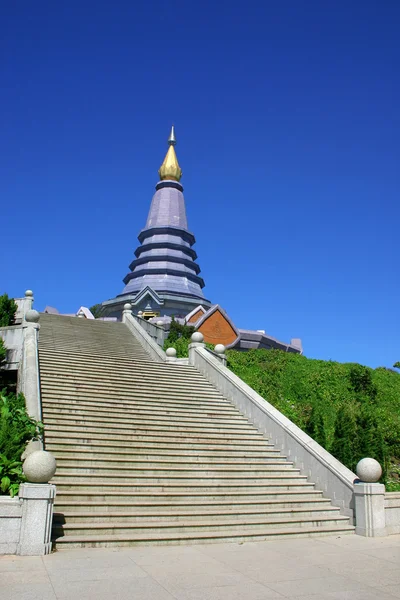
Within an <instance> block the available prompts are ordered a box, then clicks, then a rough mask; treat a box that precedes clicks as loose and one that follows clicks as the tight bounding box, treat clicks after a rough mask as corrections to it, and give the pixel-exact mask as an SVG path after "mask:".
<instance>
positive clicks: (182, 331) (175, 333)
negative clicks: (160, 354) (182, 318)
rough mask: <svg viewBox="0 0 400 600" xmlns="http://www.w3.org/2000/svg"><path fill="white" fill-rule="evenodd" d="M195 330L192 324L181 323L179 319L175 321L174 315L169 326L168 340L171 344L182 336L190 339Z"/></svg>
mask: <svg viewBox="0 0 400 600" xmlns="http://www.w3.org/2000/svg"><path fill="white" fill-rule="evenodd" d="M193 332H194V327H192V326H191V325H181V324H180V323H178V321H175V319H174V317H172V320H171V324H170V328H169V334H168V340H169V342H170V344H171V343H174V342H176V341H177V340H179V339H181V338H183V339H184V340H190V337H191V335H192V333H193ZM169 347H171V346H169Z"/></svg>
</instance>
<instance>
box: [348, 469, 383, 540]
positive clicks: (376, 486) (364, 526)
mask: <svg viewBox="0 0 400 600" xmlns="http://www.w3.org/2000/svg"><path fill="white" fill-rule="evenodd" d="M356 473H357V475H358V477H359V480H356V481H355V483H354V509H355V516H356V534H358V535H363V536H365V537H381V536H384V535H386V521H385V486H384V485H382V484H381V483H376V482H377V481H378V480H379V479H380V477H381V476H382V469H381V466H380V464H379V463H378V462H377V461H376V460H374V459H373V458H363V459H362V460H360V462H359V463H358V465H357V467H356Z"/></svg>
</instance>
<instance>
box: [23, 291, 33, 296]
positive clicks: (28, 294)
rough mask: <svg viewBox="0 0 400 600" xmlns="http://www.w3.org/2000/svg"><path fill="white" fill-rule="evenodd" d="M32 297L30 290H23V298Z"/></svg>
mask: <svg viewBox="0 0 400 600" xmlns="http://www.w3.org/2000/svg"><path fill="white" fill-rule="evenodd" d="M32 297H33V292H32V290H26V292H25V298H32Z"/></svg>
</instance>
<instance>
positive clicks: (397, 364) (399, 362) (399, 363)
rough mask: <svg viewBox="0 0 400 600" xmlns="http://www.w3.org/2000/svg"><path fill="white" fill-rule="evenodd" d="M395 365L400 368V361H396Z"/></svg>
mask: <svg viewBox="0 0 400 600" xmlns="http://www.w3.org/2000/svg"><path fill="white" fill-rule="evenodd" d="M393 366H394V368H395V369H400V361H397V362H395V363H394V365H393Z"/></svg>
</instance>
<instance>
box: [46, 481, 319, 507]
mask: <svg viewBox="0 0 400 600" xmlns="http://www.w3.org/2000/svg"><path fill="white" fill-rule="evenodd" d="M81 487H82V486H77V488H76V489H75V488H74V489H73V490H71V489H64V488H63V487H60V488H59V489H57V499H56V505H57V506H58V505H59V504H63V503H64V502H90V503H93V502H97V503H101V504H105V503H106V504H109V503H111V504H112V503H120V502H126V501H127V502H132V501H136V502H147V503H156V502H164V503H167V504H168V505H170V504H171V503H175V502H185V503H186V504H188V505H190V503H192V502H196V501H197V502H202V503H205V504H207V503H211V502H214V501H223V502H229V503H231V504H235V503H236V502H238V501H249V502H250V501H251V502H258V503H263V502H268V501H270V500H274V501H280V502H281V501H288V500H290V499H291V498H293V497H296V498H299V497H302V498H305V499H310V498H312V499H314V498H322V492H320V491H319V490H315V489H314V488H313V487H312V485H311V484H310V485H308V486H304V485H302V486H296V487H297V489H295V487H294V486H289V489H283V488H284V486H280V487H279V486H278V487H277V486H274V488H271V487H266V488H264V489H262V490H257V489H253V488H252V489H251V491H248V490H246V489H244V490H243V489H240V488H233V489H230V490H229V489H228V490H222V489H221V488H216V489H214V491H212V492H210V493H207V494H206V495H205V494H204V491H203V490H193V489H192V490H190V492H188V491H187V490H186V491H180V490H179V489H178V490H174V489H168V490H167V491H166V490H162V491H159V492H157V496H154V494H153V491H144V490H143V489H142V488H141V489H140V490H139V491H132V490H128V491H126V490H125V488H121V489H115V486H114V487H111V488H110V487H101V486H100V489H93V488H94V486H88V489H84V490H82V489H81ZM97 487H99V486H97ZM286 487H287V486H286Z"/></svg>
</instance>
